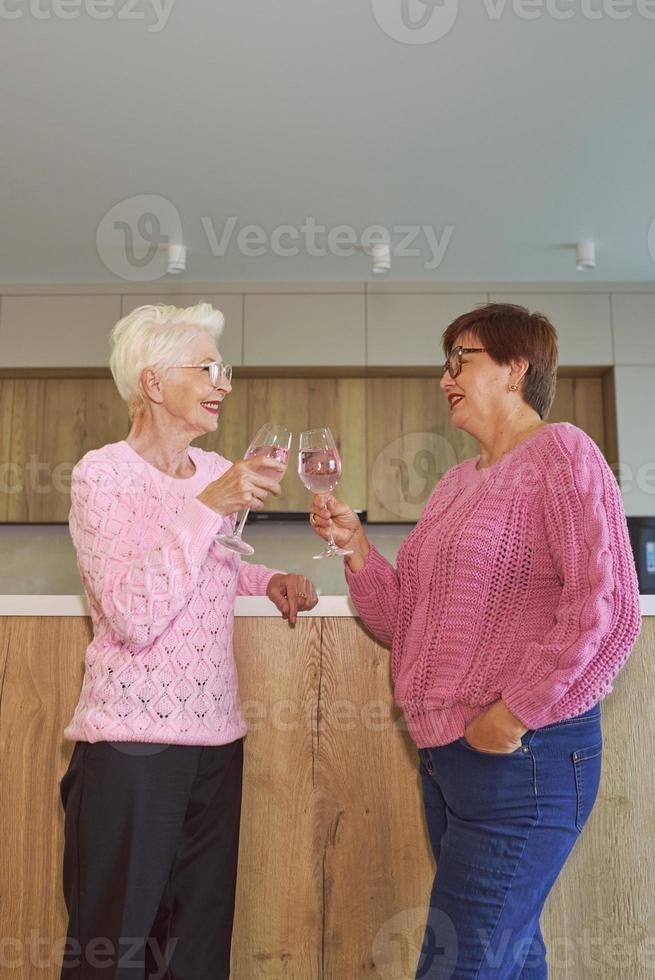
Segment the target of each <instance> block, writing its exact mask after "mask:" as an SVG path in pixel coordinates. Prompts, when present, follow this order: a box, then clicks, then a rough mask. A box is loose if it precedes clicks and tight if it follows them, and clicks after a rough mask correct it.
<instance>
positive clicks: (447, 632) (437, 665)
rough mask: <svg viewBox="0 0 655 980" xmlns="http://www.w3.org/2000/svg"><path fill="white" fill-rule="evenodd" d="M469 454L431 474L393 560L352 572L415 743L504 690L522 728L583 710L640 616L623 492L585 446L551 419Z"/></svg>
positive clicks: (374, 557) (377, 560)
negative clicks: (436, 478) (489, 453)
mask: <svg viewBox="0 0 655 980" xmlns="http://www.w3.org/2000/svg"><path fill="white" fill-rule="evenodd" d="M478 459H479V457H478V458H476V459H473V460H466V461H465V462H464V463H460V464H459V465H458V466H455V467H453V468H452V469H451V470H449V472H448V473H446V475H445V476H444V478H443V479H442V480H441V482H440V483H439V484H438V486H437V487H436V489H435V491H434V492H433V494H432V496H431V497H430V499H429V501H428V504H427V506H426V508H425V510H424V511H423V514H422V515H421V518H420V520H419V522H418V523H417V525H416V527H415V528H414V529H413V530H412V531H411V533H410V534H409V535H408V537H407V538H406V539H405V541H404V542H403V544H402V546H401V548H400V551H399V553H398V561H397V571H396V570H395V569H394V568H393V567H392V566H391V565H390V564H389V563H388V562H387V561H386V559H384V558H383V557H382V556H381V555H380V554H379V552H378V551H377V550H376V549H375V548H374V547H371V550H370V554H369V557H368V559H367V561H366V564H365V565H364V567H363V568H362V569H360V570H359V572H357V573H353V572H351V571H350V570H349V569H348V568H347V567H346V577H347V579H348V584H349V587H350V593H351V596H352V599H353V602H354V603H355V605H356V607H357V609H358V611H359V613H360V616H361V617H362V619H363V621H364V622H365V623H366V625H367V626H368V628H369V629H370V630H371V632H372V633H373V634H374V635H375V636H376V637H378V639H379V640H380V641H381V642H382V643H385V644H391V648H392V674H393V678H394V682H395V691H396V700H397V701H398V704H399V705H400V706H401V707H402V708H403V710H404V713H405V716H406V719H407V724H408V728H409V731H410V733H411V734H412V737H413V738H414V740H415V741H416V743H417V745H419V746H420V747H427V746H432V745H443V744H446V743H448V742H451V741H453V740H455V739H456V738H459V737H461V736H462V735H463V733H464V729H465V728H466V726H467V725H468V724H469V722H470V721H472V720H473V718H475V717H476V716H477V715H478V714H480V713H481V712H482V711H483V710H485V708H487V707H488V706H489V705H490V704H491V703H492V702H493V701H496V700H498V699H499V698H502V699H503V701H504V702H505V703H506V704H507V706H508V707H509V709H510V711H512V712H513V713H514V714H515V715H516V716H517V717H518V718H520V719H521V721H522V722H523V723H524V724H525V725H526V726H527V727H528V728H538V727H541V726H543V725H547V724H550V723H552V722H555V721H560V720H562V719H564V718H569V717H573V716H574V715H578V714H581V713H582V712H583V711H585V710H587V709H588V708H591V707H592V706H593V705H594V704H596V703H597V702H598V701H599V700H600V699H601V698H603V697H605V695H606V694H608V693H609V692H610V691H611V690H612V680H613V678H614V677H615V676H616V674H617V673H618V671H619V670H620V669H621V667H622V665H623V664H624V663H625V661H626V659H627V657H628V655H629V653H630V650H631V649H632V646H633V644H634V642H635V639H636V638H637V636H638V634H639V630H640V627H641V617H640V610H639V588H638V584H637V577H636V572H635V566H634V560H633V556H632V551H631V548H630V543H629V539H628V532H627V525H626V520H625V515H624V512H623V504H622V500H621V494H620V491H619V488H618V486H617V483H616V480H615V479H614V476H613V474H612V471H611V470H610V469H609V467H608V465H607V463H606V461H605V459H604V458H603V456H602V454H601V452H600V450H599V449H598V447H597V446H596V445H595V443H594V442H593V441H592V440H591V439H590V438H589V437H588V436H587V435H586V434H585V433H584V432H582V431H581V430H580V429H577V428H576V427H575V426H573V425H569V424H567V423H561V424H553V425H548V426H545V427H544V428H543V429H541V430H540V431H539V432H538V433H537V434H536V435H534V436H532V437H531V438H528V439H526V440H524V442H522V443H520V444H519V445H518V446H517V447H516V448H515V449H514V450H513V451H512V452H510V453H508V454H507V455H506V456H504V457H503V458H502V459H501V460H500V461H499V462H498V463H496V464H495V465H493V466H491V467H487V468H483V469H481V470H478V469H476V464H477V462H478Z"/></svg>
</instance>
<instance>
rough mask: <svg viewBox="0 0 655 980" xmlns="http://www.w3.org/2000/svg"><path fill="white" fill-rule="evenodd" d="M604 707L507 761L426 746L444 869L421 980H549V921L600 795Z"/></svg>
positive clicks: (535, 738) (429, 795) (431, 808)
mask: <svg viewBox="0 0 655 980" xmlns="http://www.w3.org/2000/svg"><path fill="white" fill-rule="evenodd" d="M601 752H602V735H601V725H600V705H596V706H595V707H593V708H592V709H591V710H590V711H586V712H585V713H584V714H582V715H578V716H577V717H576V718H569V719H566V720H565V721H561V722H557V723H556V724H553V725H546V726H545V727H543V728H537V729H535V730H532V731H528V732H526V733H525V735H524V736H523V738H522V740H521V745H520V747H519V748H518V749H517V750H516V751H515V752H511V753H508V754H485V753H483V752H478V751H477V750H476V749H474V748H472V747H471V746H470V745H469V744H468V743H467V742H466V740H465V739H458V740H457V741H455V742H450V743H449V744H448V745H441V746H437V747H436V748H428V749H420V750H419V756H420V769H421V778H422V783H423V802H424V806H425V814H426V819H427V826H428V832H429V835H430V843H431V845H432V850H433V852H434V856H435V859H436V862H437V873H436V876H435V879H434V885H433V888H432V895H431V898H430V915H429V919H428V923H427V927H426V932H425V940H424V945H423V950H422V952H421V957H420V960H419V964H418V968H417V973H416V978H417V980H449V978H453V980H464V978H475V980H488V978H492V977H493V978H494V980H544V978H546V977H547V976H548V969H547V966H546V948H545V946H544V941H543V938H542V935H541V931H540V929H539V916H540V915H541V910H542V908H543V905H544V902H545V900H546V896H547V895H548V893H549V891H550V890H551V888H552V887H553V884H554V882H555V879H556V878H557V876H558V874H559V872H560V870H561V869H562V866H563V865H564V862H565V861H566V859H567V857H568V855H569V853H570V851H571V848H572V847H573V845H574V844H575V842H576V840H577V839H578V837H579V835H580V832H581V831H582V828H583V826H584V824H585V822H586V820H587V818H588V816H589V814H590V813H591V809H592V807H593V805H594V801H595V799H596V793H597V791H598V784H599V782H600V770H601Z"/></svg>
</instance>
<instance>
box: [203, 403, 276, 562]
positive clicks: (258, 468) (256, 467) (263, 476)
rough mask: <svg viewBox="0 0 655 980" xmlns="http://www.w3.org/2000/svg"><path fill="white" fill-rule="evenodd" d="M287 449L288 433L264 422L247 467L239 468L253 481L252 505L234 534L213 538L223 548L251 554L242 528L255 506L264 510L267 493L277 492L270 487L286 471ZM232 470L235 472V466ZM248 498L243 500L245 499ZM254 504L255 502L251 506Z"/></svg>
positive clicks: (249, 450) (249, 451) (250, 449)
mask: <svg viewBox="0 0 655 980" xmlns="http://www.w3.org/2000/svg"><path fill="white" fill-rule="evenodd" d="M290 446H291V432H290V431H289V429H286V428H285V427H284V426H283V425H276V424H275V423H273V422H267V423H266V424H265V425H263V426H262V427H261V429H259V430H258V432H257V434H256V435H255V437H254V438H253V440H252V442H251V443H250V445H249V446H248V448H247V450H246V453H245V456H244V463H246V464H249V465H246V466H243V467H242V469H245V470H246V471H248V473H249V474H250V480H251V482H252V489H251V492H250V496H251V499H252V501H253V502H251V503H250V504H249V505H248V507H247V508H246V510H245V511H244V512H243V515H242V517H241V520H240V522H239V526H238V527H237V529H236V531H235V532H234V534H226V533H225V532H221V533H219V534H216V535H215V536H214V537H215V539H216V540H217V541H220V543H221V544H222V545H223V547H225V548H229V549H230V551H236V552H238V553H239V554H240V555H254V553H255V549H254V548H253V547H252V546H251V545H249V544H248V543H247V542H246V541H244V540H243V538H242V537H241V535H242V533H243V528H244V526H245V523H246V520H247V518H248V514H249V513H250V510H251V508H252V507H253V506H256V507H257V509H258V510H259V509H261V507H260V506H259V505H260V504H261V506H262V507H263V504H264V500H265V499H266V497H267V496H268V493H269V492H273V493H275V492H276V491H275V489H273V486H272V484H273V485H277V482H278V481H279V480H281V479H282V477H283V476H284V474H285V472H286V468H287V464H288V462H289V448H290ZM237 465H238V464H237ZM233 469H236V466H235V467H233ZM269 488H270V489H269ZM277 492H279V487H278V491H277ZM248 499H249V498H248V497H246V500H248ZM255 501H256V502H257V503H254V502H255Z"/></svg>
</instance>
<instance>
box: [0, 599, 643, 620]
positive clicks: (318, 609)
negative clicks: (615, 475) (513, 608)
mask: <svg viewBox="0 0 655 980" xmlns="http://www.w3.org/2000/svg"><path fill="white" fill-rule="evenodd" d="M654 608H655V603H654ZM88 614H89V613H88V608H87V604H86V599H85V598H84V596H81V595H0V616H88ZM234 614H235V616H270V617H276V616H279V615H280V613H279V612H278V610H277V609H276V607H275V606H274V605H273V603H272V602H271V601H270V599H268V598H267V597H266V596H237V600H236V606H235V610H234ZM300 615H301V616H350V617H352V618H356V617H357V610H356V609H355V607H354V606H353V604H352V602H351V601H350V599H349V597H348V596H345V595H326V596H321V597H320V599H319V600H318V605H316V606H315V607H314V608H313V609H312V610H310V611H309V612H305V613H300Z"/></svg>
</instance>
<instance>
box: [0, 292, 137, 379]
mask: <svg viewBox="0 0 655 980" xmlns="http://www.w3.org/2000/svg"><path fill="white" fill-rule="evenodd" d="M120 313H121V298H120V296H118V295H114V296H3V297H2V305H1V306H0V365H2V367H3V368H41V367H44V368H58V367H66V368H77V367H106V366H107V364H108V361H109V343H108V336H109V331H110V330H111V328H112V327H113V326H114V324H115V323H116V321H117V320H118V319H119V318H120Z"/></svg>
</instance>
